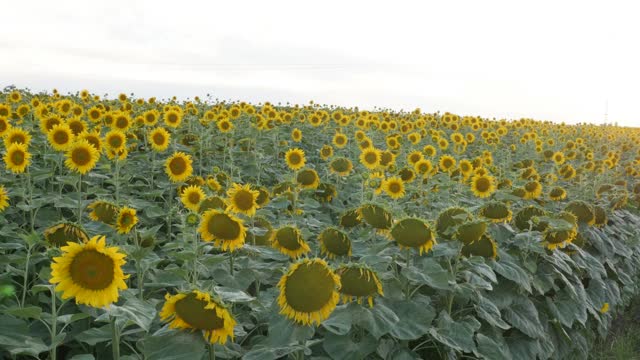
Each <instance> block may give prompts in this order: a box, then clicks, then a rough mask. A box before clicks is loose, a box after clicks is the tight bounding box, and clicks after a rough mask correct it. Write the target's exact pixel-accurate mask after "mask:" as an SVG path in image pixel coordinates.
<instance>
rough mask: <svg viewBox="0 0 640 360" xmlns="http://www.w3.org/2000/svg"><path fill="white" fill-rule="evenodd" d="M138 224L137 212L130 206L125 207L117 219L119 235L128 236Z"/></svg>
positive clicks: (119, 212) (121, 209)
mask: <svg viewBox="0 0 640 360" xmlns="http://www.w3.org/2000/svg"><path fill="white" fill-rule="evenodd" d="M137 223H138V217H137V216H136V210H135V209H132V208H130V207H128V206H123V207H122V208H120V210H119V211H118V217H117V219H116V229H117V230H118V233H119V234H128V233H129V231H131V229H133V227H134V226H135V225H136V224H137Z"/></svg>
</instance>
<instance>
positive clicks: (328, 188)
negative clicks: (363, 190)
mask: <svg viewBox="0 0 640 360" xmlns="http://www.w3.org/2000/svg"><path fill="white" fill-rule="evenodd" d="M337 195H338V190H337V189H336V187H335V185H333V184H329V183H320V184H319V185H318V188H317V189H316V191H315V193H314V195H313V196H314V198H315V199H316V200H318V201H319V202H323V203H327V202H331V201H332V200H333V198H334V197H336V196H337Z"/></svg>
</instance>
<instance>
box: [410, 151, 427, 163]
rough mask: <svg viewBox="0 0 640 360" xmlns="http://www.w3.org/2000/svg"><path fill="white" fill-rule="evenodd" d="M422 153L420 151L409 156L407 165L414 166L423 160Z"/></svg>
mask: <svg viewBox="0 0 640 360" xmlns="http://www.w3.org/2000/svg"><path fill="white" fill-rule="evenodd" d="M422 159H423V157H422V153H421V152H420V151H417V150H415V151H412V152H410V153H409V155H407V163H409V164H410V165H412V166H414V165H415V164H416V163H417V162H418V161H420V160H422Z"/></svg>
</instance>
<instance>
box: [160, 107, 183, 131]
mask: <svg viewBox="0 0 640 360" xmlns="http://www.w3.org/2000/svg"><path fill="white" fill-rule="evenodd" d="M163 119H164V123H165V124H166V125H167V126H169V127H172V128H177V127H178V126H180V123H181V122H182V112H180V111H177V110H175V109H170V110H169V111H167V112H165V113H164V118H163Z"/></svg>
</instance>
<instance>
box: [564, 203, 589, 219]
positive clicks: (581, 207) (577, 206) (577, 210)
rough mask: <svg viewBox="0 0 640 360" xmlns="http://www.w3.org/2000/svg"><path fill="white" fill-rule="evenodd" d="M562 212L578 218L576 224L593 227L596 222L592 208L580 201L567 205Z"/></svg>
mask: <svg viewBox="0 0 640 360" xmlns="http://www.w3.org/2000/svg"><path fill="white" fill-rule="evenodd" d="M564 211H566V212H569V213H571V214H573V215H575V216H576V218H578V222H581V223H585V224H587V225H593V224H595V222H596V215H595V213H594V211H593V207H592V206H591V205H589V204H588V203H586V202H585V201H582V200H574V201H572V202H570V203H569V204H567V206H566V207H565V208H564Z"/></svg>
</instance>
